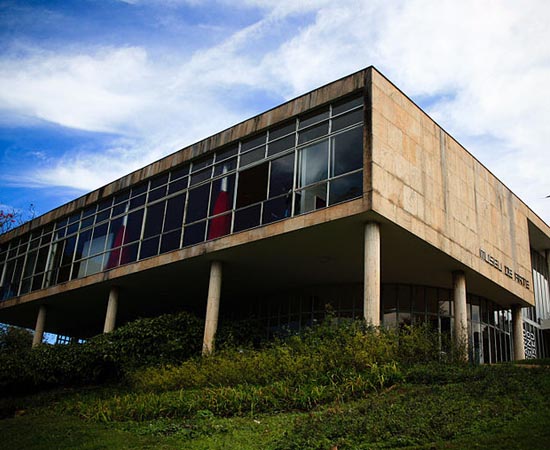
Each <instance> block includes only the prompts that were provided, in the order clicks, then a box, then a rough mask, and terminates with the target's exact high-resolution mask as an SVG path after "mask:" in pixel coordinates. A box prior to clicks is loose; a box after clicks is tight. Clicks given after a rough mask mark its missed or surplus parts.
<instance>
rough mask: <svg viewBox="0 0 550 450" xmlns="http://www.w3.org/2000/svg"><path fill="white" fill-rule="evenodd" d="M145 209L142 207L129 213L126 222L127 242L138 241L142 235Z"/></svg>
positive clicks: (125, 239)
mask: <svg viewBox="0 0 550 450" xmlns="http://www.w3.org/2000/svg"><path fill="white" fill-rule="evenodd" d="M160 205H163V203H160ZM149 209H151V208H149ZM143 211H144V210H143V209H140V210H139V211H134V212H133V213H131V214H128V219H127V222H126V236H125V237H124V243H125V244H127V243H129V242H134V241H137V240H138V239H139V238H140V237H141V225H142V222H143Z"/></svg>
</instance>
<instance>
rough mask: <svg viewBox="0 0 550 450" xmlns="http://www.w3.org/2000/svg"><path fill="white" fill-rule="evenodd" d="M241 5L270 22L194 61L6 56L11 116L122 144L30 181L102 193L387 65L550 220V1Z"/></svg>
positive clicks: (174, 56) (100, 54)
mask: <svg viewBox="0 0 550 450" xmlns="http://www.w3.org/2000/svg"><path fill="white" fill-rule="evenodd" d="M128 3H135V7H139V6H140V5H141V6H143V5H144V4H148V5H154V4H158V3H159V1H153V2H140V1H137V0H136V1H130V2H128ZM168 3H169V4H171V5H172V6H174V7H176V6H178V5H186V6H187V7H193V5H198V4H200V5H202V6H204V3H205V2H196V3H195V2H193V1H181V2H177V1H171V2H168ZM206 3H208V4H211V5H212V8H216V7H218V6H224V7H226V8H227V7H229V6H231V4H232V2H229V0H217V1H214V0H213V1H210V2H206ZM238 8H239V9H240V10H242V11H243V14H245V13H246V11H247V9H251V10H252V9H253V10H254V11H256V12H257V11H261V14H260V15H259V16H258V17H259V19H258V20H255V21H253V22H252V23H251V24H250V25H248V26H246V27H243V28H241V29H239V30H237V31H236V32H232V33H230V34H228V35H227V36H225V38H224V39H222V40H219V41H217V42H216V43H214V44H213V45H208V46H203V47H202V48H199V49H197V50H194V52H193V53H192V56H191V57H188V55H186V56H185V57H182V56H181V55H182V54H183V53H185V52H184V51H182V52H181V54H179V53H178V52H177V51H174V50H173V46H170V49H171V50H170V51H171V53H170V54H166V53H163V54H159V53H158V52H156V51H155V50H153V49H152V48H148V47H147V46H144V45H139V46H138V45H128V46H124V47H120V46H119V47H116V46H105V47H103V48H82V49H78V50H75V47H74V46H73V47H71V49H69V50H64V49H58V51H57V52H56V53H55V54H54V53H48V52H45V51H42V50H40V49H39V48H38V47H37V48H36V49H33V51H32V52H27V53H24V54H23V56H21V53H19V54H18V56H17V57H14V56H5V57H0V85H2V89H1V90H0V104H1V105H2V108H1V109H3V110H4V111H12V112H13V114H19V115H20V116H21V117H23V116H26V117H32V118H36V117H38V118H41V119H43V120H47V121H51V122H54V123H58V124H61V125H63V126H67V127H74V128H81V129H86V130H92V131H108V132H113V133H117V134H118V135H119V137H118V138H116V139H114V140H113V141H112V142H111V145H109V146H107V147H106V148H104V149H101V150H100V149H98V150H95V151H78V152H76V153H67V154H65V155H64V156H63V157H62V158H61V159H55V160H51V161H49V162H48V164H46V165H45V164H44V163H42V164H41V165H40V170H37V171H36V172H34V173H32V174H31V175H30V176H29V178H32V179H33V180H35V183H38V184H41V185H62V186H70V187H78V188H80V189H85V190H87V189H91V188H94V187H98V186H99V185H101V184H104V183H105V182H107V181H110V180H112V179H113V178H116V177H118V176H121V175H123V174H125V173H127V172H129V171H130V170H132V169H135V168H138V167H140V165H142V164H146V163H148V162H150V161H152V160H154V159H157V158H160V157H162V156H163V155H166V154H168V153H171V152H173V151H175V150H177V149H178V148H180V147H182V146H184V145H187V144H190V143H192V142H193V141H195V140H197V139H200V138H202V137H205V136H207V135H209V134H211V133H214V132H216V131H219V130H221V129H223V128H225V127H227V126H230V125H231V124H233V123H236V122H238V121H240V120H242V119H245V118H246V117H248V116H249V115H251V114H253V113H256V112H260V111H259V110H258V109H257V108H258V106H257V102H254V101H242V99H248V98H250V97H251V96H252V97H254V96H256V97H257V98H260V97H262V98H263V97H265V98H269V99H271V100H270V101H272V102H273V104H270V105H268V106H273V105H274V104H276V103H278V102H279V101H281V100H283V99H287V98H290V97H293V96H295V95H298V94H300V93H303V92H305V91H307V90H310V89H313V88H315V87H317V86H319V85H321V84H323V83H326V82H329V81H331V80H333V79H335V78H338V77H341V76H344V75H346V74H348V73H350V72H353V71H355V70H358V69H360V68H362V67H365V66H367V65H370V64H374V65H376V66H377V67H378V68H379V69H381V70H382V71H383V72H384V73H385V74H386V75H387V76H388V77H389V78H390V79H391V80H393V81H394V82H395V83H396V84H397V85H398V86H399V87H401V88H402V89H403V90H404V91H405V92H406V93H407V94H409V95H410V96H412V97H413V98H416V99H417V101H419V102H420V103H421V104H422V102H423V99H429V102H428V101H427V102H426V103H425V105H424V106H425V107H427V109H428V112H429V113H431V114H432V115H434V116H435V118H436V119H437V120H438V121H439V123H440V124H441V125H442V126H443V127H444V128H446V129H447V130H448V131H450V132H451V133H452V134H453V135H454V136H455V137H456V138H457V139H458V140H459V141H461V142H463V143H464V144H467V147H468V148H469V149H470V150H471V151H472V153H474V154H475V155H476V156H477V157H478V158H479V159H480V160H481V161H482V162H484V163H485V164H486V165H487V166H488V167H489V168H490V169H491V170H492V171H493V172H494V173H495V174H496V175H497V176H499V177H500V178H501V179H502V180H503V181H504V182H505V183H506V184H507V185H508V186H509V187H510V188H511V189H512V190H513V191H515V192H516V193H518V194H519V195H520V197H522V198H524V199H525V200H526V201H527V202H528V203H529V204H530V205H531V206H532V207H534V208H535V209H536V211H537V212H539V214H541V215H543V216H544V217H545V218H546V220H547V221H548V220H550V205H548V204H547V203H549V202H548V200H545V201H541V199H542V198H543V197H544V196H546V195H548V194H549V193H550V177H548V176H546V171H547V170H544V168H548V167H550V152H548V151H546V148H545V145H546V142H549V141H550V131H549V128H548V126H547V124H548V123H550V106H548V105H550V87H548V83H547V80H548V79H550V47H549V46H548V45H547V43H548V42H550V31H549V29H548V27H547V23H548V20H549V19H550V4H548V3H547V2H545V1H543V0H540V1H537V0H532V1H525V2H512V1H497V0H490V1H488V2H478V1H474V0H465V1H463V2H455V1H451V0H438V1H434V0H410V1H393V2H387V1H382V0H379V1H369V2H366V1H359V0H342V1H339V2H333V1H324V0H318V1H314V0H307V1H301V2H296V1H291V0H280V1H278V2H274V1H267V0H243V1H242V2H239V5H238ZM297 24H298V25H297ZM209 26H215V24H212V23H211V24H209ZM202 29H203V31H204V33H208V27H203V28H202ZM262 109H263V108H262ZM2 116H5V114H2ZM75 174H78V176H75Z"/></svg>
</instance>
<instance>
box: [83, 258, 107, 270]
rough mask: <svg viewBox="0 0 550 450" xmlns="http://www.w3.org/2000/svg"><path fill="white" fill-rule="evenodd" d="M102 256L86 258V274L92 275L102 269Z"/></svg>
mask: <svg viewBox="0 0 550 450" xmlns="http://www.w3.org/2000/svg"><path fill="white" fill-rule="evenodd" d="M103 256H104V255H98V256H95V257H93V258H90V259H89V260H88V265H87V267H86V275H93V274H94V273H99V272H101V271H102V270H103Z"/></svg>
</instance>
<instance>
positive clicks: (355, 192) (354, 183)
mask: <svg viewBox="0 0 550 450" xmlns="http://www.w3.org/2000/svg"><path fill="white" fill-rule="evenodd" d="M362 194H363V172H356V173H353V174H351V175H347V176H345V177H340V178H336V179H335V180H332V181H331V182H330V200H329V203H330V204H331V205H333V204H334V203H339V202H343V201H345V200H349V199H352V198H356V197H360V196H361V195H362Z"/></svg>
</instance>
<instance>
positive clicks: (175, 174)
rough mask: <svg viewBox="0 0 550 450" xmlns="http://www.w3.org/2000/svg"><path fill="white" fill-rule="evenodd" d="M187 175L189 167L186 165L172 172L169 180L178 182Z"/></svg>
mask: <svg viewBox="0 0 550 450" xmlns="http://www.w3.org/2000/svg"><path fill="white" fill-rule="evenodd" d="M188 173H189V166H188V165H187V164H186V165H184V166H182V167H179V168H177V169H174V170H172V175H171V176H170V180H171V181H174V180H179V179H180V178H183V177H184V176H186V175H187V174H188Z"/></svg>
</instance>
